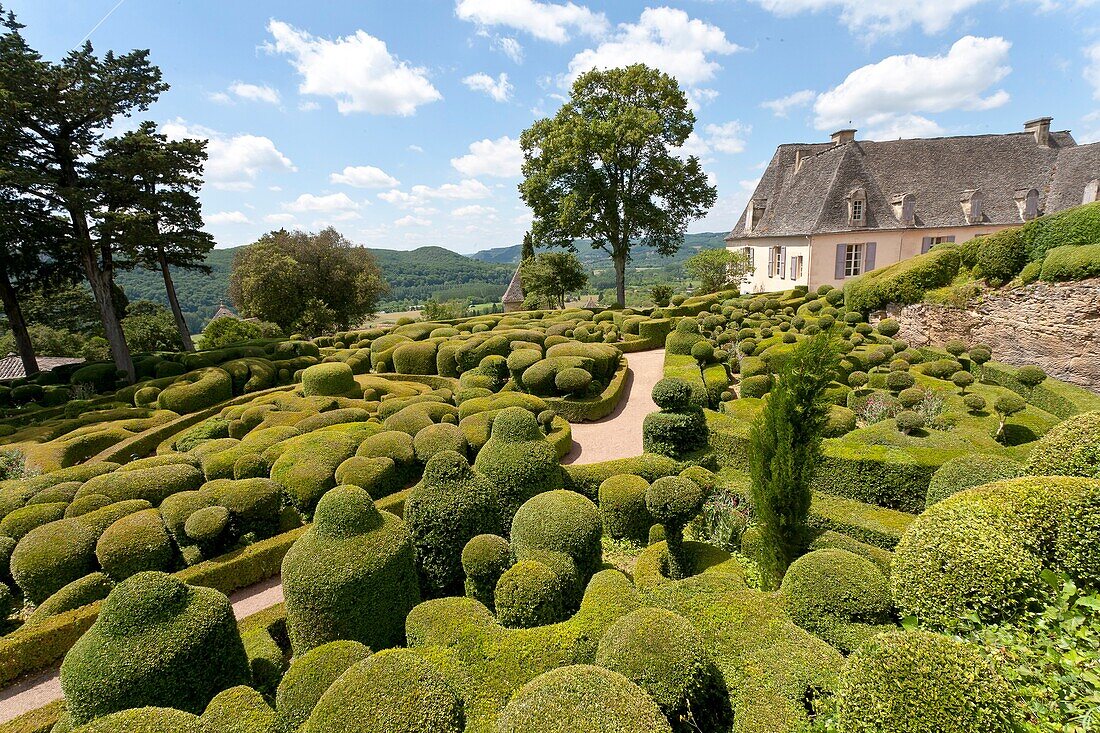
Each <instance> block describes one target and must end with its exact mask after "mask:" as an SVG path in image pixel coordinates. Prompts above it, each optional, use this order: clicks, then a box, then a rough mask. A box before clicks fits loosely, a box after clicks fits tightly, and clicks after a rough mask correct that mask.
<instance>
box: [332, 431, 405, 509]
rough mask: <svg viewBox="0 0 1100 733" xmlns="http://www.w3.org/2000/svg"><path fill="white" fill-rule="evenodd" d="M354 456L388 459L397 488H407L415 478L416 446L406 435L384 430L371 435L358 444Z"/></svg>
mask: <svg viewBox="0 0 1100 733" xmlns="http://www.w3.org/2000/svg"><path fill="white" fill-rule="evenodd" d="M355 455H356V456H360V457H364V458H389V459H390V460H391V461H393V464H394V470H395V471H396V474H397V475H396V478H395V481H396V485H397V486H398V487H404V486H407V485H408V484H409V482H411V481H412V480H413V479H414V478H416V470H417V464H416V446H415V443H414V441H413V437H412V436H411V435H409V434H408V433H404V432H401V431H399V430H386V431H383V432H381V433H378V434H376V435H372V436H370V437H368V438H367V439H366V440H364V441H363V442H362V443H360V444H359V448H358V449H357V450H356V451H355ZM340 483H345V482H343V481H341V482H340ZM350 483H353V484H354V483H355V482H354V481H352V482H350ZM362 488H367V487H365V486H364V487H362ZM375 498H379V497H375Z"/></svg>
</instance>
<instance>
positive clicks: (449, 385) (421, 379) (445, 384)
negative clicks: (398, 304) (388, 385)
mask: <svg viewBox="0 0 1100 733" xmlns="http://www.w3.org/2000/svg"><path fill="white" fill-rule="evenodd" d="M414 343H423V342H420V341H417V342H414ZM369 376H371V377H381V378H382V379H389V380H390V381H393V382H417V383H419V384H425V385H427V386H429V387H431V388H432V389H449V390H451V391H452V392H457V391H458V390H459V386H458V380H457V379H455V378H454V377H440V376H438V375H435V374H398V373H397V372H380V373H378V374H374V373H371V374H370V375H369Z"/></svg>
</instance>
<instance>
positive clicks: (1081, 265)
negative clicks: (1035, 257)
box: [1032, 244, 1100, 282]
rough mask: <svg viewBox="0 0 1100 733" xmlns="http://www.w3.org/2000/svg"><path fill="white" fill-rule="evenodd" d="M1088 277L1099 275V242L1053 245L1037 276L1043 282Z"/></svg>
mask: <svg viewBox="0 0 1100 733" xmlns="http://www.w3.org/2000/svg"><path fill="white" fill-rule="evenodd" d="M1032 264H1035V263H1032ZM1090 277H1100V244H1084V245H1069V246H1064V247H1055V248H1054V249H1051V250H1049V251H1048V252H1047V254H1046V257H1044V258H1043V263H1042V266H1041V269H1040V272H1039V278H1040V279H1042V280H1044V281H1045V282H1063V281H1070V280H1084V279H1086V278H1090ZM1033 279H1034V278H1033Z"/></svg>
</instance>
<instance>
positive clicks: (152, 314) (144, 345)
mask: <svg viewBox="0 0 1100 733" xmlns="http://www.w3.org/2000/svg"><path fill="white" fill-rule="evenodd" d="M122 330H123V331H124V332H125V333H126V343H127V344H128V345H129V346H130V348H131V349H133V350H134V351H180V350H181V349H183V340H182V338H181V336H180V331H179V329H178V328H177V327H176V321H175V319H174V318H173V317H172V312H171V311H169V310H168V309H167V308H165V307H164V306H163V305H161V304H159V303H154V302H152V301H148V300H139V301H137V302H136V303H130V305H128V306H127V307H126V317H125V318H123V319H122Z"/></svg>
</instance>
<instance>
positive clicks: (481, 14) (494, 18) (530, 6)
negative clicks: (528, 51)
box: [455, 0, 608, 43]
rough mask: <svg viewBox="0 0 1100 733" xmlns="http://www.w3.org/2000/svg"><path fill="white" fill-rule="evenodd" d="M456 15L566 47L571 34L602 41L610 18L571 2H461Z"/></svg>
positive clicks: (494, 0)
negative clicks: (597, 38)
mask: <svg viewBox="0 0 1100 733" xmlns="http://www.w3.org/2000/svg"><path fill="white" fill-rule="evenodd" d="M455 15H457V16H458V17H459V18H461V19H462V20H468V21H471V22H474V23H477V24H478V25H481V26H497V25H502V26H506V27H508V28H514V29H516V30H518V31H524V32H525V33H530V34H531V35H532V36H534V37H535V38H539V39H541V40H544V41H551V42H553V43H565V42H566V41H568V40H569V39H570V37H571V35H572V32H574V31H575V32H578V33H582V34H584V35H587V36H592V37H599V36H600V35H602V34H603V33H604V32H605V31H606V30H607V25H608V24H607V18H606V17H605V16H604V14H603V13H594V12H592V11H591V10H589V9H588V8H587V7H585V6H583V5H577V4H575V3H572V2H567V3H564V4H561V3H545V2H538V1H537V0H458V2H457V3H456V4H455Z"/></svg>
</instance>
